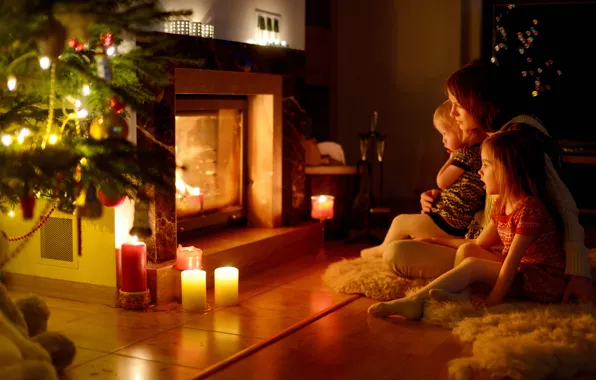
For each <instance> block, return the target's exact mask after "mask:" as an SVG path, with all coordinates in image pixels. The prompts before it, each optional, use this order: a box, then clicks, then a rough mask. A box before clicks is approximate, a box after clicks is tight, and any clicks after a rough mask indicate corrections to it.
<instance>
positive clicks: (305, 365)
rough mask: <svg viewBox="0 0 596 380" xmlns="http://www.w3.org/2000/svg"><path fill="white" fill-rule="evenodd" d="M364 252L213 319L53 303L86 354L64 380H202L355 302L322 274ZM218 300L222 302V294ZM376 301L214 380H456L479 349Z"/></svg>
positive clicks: (262, 289)
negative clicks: (452, 368) (380, 311)
mask: <svg viewBox="0 0 596 380" xmlns="http://www.w3.org/2000/svg"><path fill="white" fill-rule="evenodd" d="M361 248H362V247H359V246H353V245H343V244H330V245H329V247H328V249H327V250H326V252H325V254H319V255H317V256H310V257H306V258H303V259H299V260H297V261H294V262H292V263H289V264H287V265H284V266H282V267H278V268H273V269H271V270H268V271H266V272H263V273H260V274H259V275H255V276H252V277H250V278H241V281H240V304H239V306H235V307H227V308H215V309H213V310H211V311H209V312H207V313H205V314H190V313H186V312H184V311H181V310H180V308H179V307H177V305H166V306H164V307H160V308H159V310H155V311H151V312H132V311H124V310H122V309H117V308H110V307H107V306H102V305H94V304H85V303H80V302H74V301H67V300H62V299H57V298H47V299H46V301H47V302H48V304H49V306H50V309H51V311H52V315H51V318H50V324H49V328H50V329H54V330H58V331H61V332H63V333H64V334H66V335H67V336H69V337H70V338H72V339H73V340H74V342H75V344H76V345H77V348H78V353H77V356H76V358H75V361H74V363H73V364H72V366H71V367H70V368H69V369H68V370H67V372H66V373H65V374H64V376H63V378H64V379H65V380H79V379H95V380H104V379H125V380H128V379H130V380H141V379H142V380H153V379H168V380H178V379H192V378H194V377H196V376H199V375H200V374H201V372H202V371H203V370H204V369H205V368H207V367H210V366H212V365H214V364H216V363H218V362H220V361H222V360H224V359H226V358H227V357H229V356H231V355H234V354H236V353H238V352H240V351H242V350H244V349H246V348H247V347H250V346H252V345H254V344H257V343H259V342H263V341H264V340H265V339H267V338H270V337H272V336H273V335H275V334H277V333H279V332H281V331H282V330H284V329H286V328H288V327H290V326H292V325H294V324H295V323H297V322H299V321H301V320H303V319H305V318H307V317H309V316H312V315H314V314H317V313H319V312H320V311H322V310H324V309H326V308H328V307H330V306H332V305H333V304H335V303H337V302H340V301H341V300H345V299H346V298H347V297H348V296H346V295H341V294H335V293H333V292H331V291H330V290H328V289H327V288H326V287H325V286H324V285H323V283H322V280H321V274H322V273H323V271H324V270H325V268H326V267H327V265H328V264H329V263H331V262H333V261H336V260H339V259H341V257H350V256H355V255H356V254H357V253H358V252H359V250H360V249H361ZM13 295H14V296H15V297H16V296H19V294H17V293H13ZM209 297H210V298H209V299H210V300H211V301H212V293H210V294H209ZM372 302H374V301H372V300H369V299H366V298H358V299H356V300H355V301H353V302H351V303H349V304H347V305H346V306H344V307H343V308H340V309H338V310H336V311H334V312H332V313H330V314H328V315H326V316H324V317H322V318H320V319H318V320H316V321H315V322H314V323H312V324H310V325H307V326H306V327H304V328H302V329H300V330H298V331H296V332H294V333H293V334H291V335H289V336H287V337H285V338H284V339H281V340H279V341H277V342H276V343H273V344H271V345H269V346H267V347H264V348H263V349H261V350H259V351H257V352H255V353H253V354H252V355H250V356H248V357H246V358H244V359H242V360H240V361H238V362H236V363H234V364H232V365H230V366H228V367H226V368H223V369H221V370H220V371H218V372H216V373H214V374H213V375H211V376H209V377H208V378H209V379H218V380H219V379H259V380H273V379H296V380H297V379H312V380H315V379H348V380H349V379H359V380H360V379H446V378H448V374H447V367H446V364H447V362H448V361H449V360H451V359H453V358H455V357H458V356H462V355H465V354H466V353H467V352H469V351H470V349H471V348H470V346H469V345H467V344H462V343H460V342H459V341H458V340H457V338H455V337H453V336H452V334H451V331H450V330H447V329H441V328H437V327H433V326H428V325H423V324H420V323H415V322H405V321H401V320H398V319H378V318H372V317H370V316H368V315H367V313H366V309H367V308H368V306H369V305H370V304H371V303H372ZM477 378H486V376H482V375H480V377H477ZM583 378H584V379H588V378H591V379H596V377H583Z"/></svg>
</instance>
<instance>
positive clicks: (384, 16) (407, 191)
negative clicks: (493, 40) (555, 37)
mask: <svg viewBox="0 0 596 380" xmlns="http://www.w3.org/2000/svg"><path fill="white" fill-rule="evenodd" d="M462 1H465V0H461V1H460V0H449V1H444V0H419V1H411V0H377V1H369V2H366V3H362V2H361V1H359V0H339V1H336V2H335V7H334V8H335V9H334V13H335V14H334V25H335V26H334V28H335V29H336V30H335V33H334V36H335V37H334V38H335V40H336V47H337V52H336V55H337V62H338V64H337V74H336V75H337V78H336V81H337V90H336V93H337V95H335V99H334V102H335V105H334V106H335V107H336V108H337V111H336V112H337V115H336V117H337V118H336V120H337V125H336V126H334V128H333V130H332V134H333V135H334V137H335V138H336V140H337V141H338V142H339V143H340V144H341V145H342V146H343V147H344V150H345V153H346V156H347V160H348V162H350V163H355V162H356V161H357V160H358V158H359V155H360V153H359V137H358V133H359V132H366V131H367V130H368V128H369V125H370V117H371V114H372V112H373V111H375V110H376V111H378V113H379V121H378V130H379V132H380V133H382V134H387V135H388V136H389V137H388V139H387V142H386V148H385V186H384V194H385V197H386V198H388V197H391V198H392V199H390V200H388V202H389V204H390V205H392V206H395V205H396V204H401V203H402V202H407V203H408V204H411V205H413V206H416V202H417V201H418V199H419V195H420V192H421V191H423V190H425V189H429V188H433V187H436V183H435V178H436V173H437V171H438V169H439V168H440V166H441V165H442V164H443V162H444V160H445V159H446V158H447V156H446V154H445V153H444V148H443V146H442V144H441V138H440V135H439V134H438V133H437V132H436V131H435V130H434V128H433V124H432V114H433V111H434V109H435V108H436V107H437V106H438V105H439V104H441V102H443V101H444V100H445V99H446V94H445V90H444V82H445V80H446V79H447V77H448V76H449V75H450V74H451V73H452V72H453V71H454V70H456V69H457V68H458V67H459V66H460V64H461V61H462V55H463V54H462V52H463V51H464V50H465V51H467V52H469V53H467V54H468V55H473V54H476V52H478V54H479V48H476V47H473V46H472V47H469V46H468V45H469V44H476V43H478V41H476V40H475V39H474V38H469V36H467V35H464V34H469V33H478V36H479V34H480V26H479V23H477V22H475V21H474V22H472V21H470V22H469V23H468V24H467V25H471V26H469V27H467V28H466V31H465V32H463V28H462V15H463V14H464V12H463V10H464V9H463V8H462ZM466 3H467V2H466ZM340 4H341V5H340ZM363 4H366V5H363ZM466 10H467V11H468V13H467V16H466V18H467V19H470V18H471V19H472V20H479V19H480V13H479V12H480V11H479V8H478V7H468V6H467V5H466ZM475 28H477V30H476V29H475ZM462 33H464V34H462ZM469 41H472V42H469ZM462 46H465V49H464V48H463V47H462ZM377 178H378V177H377Z"/></svg>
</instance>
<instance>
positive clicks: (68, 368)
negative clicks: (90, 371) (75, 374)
mask: <svg viewBox="0 0 596 380" xmlns="http://www.w3.org/2000/svg"><path fill="white" fill-rule="evenodd" d="M80 348H85V347H80ZM85 349H87V350H90V349H89V348H85ZM92 351H95V350H92ZM97 352H101V353H102V354H103V355H100V356H98V357H96V358H93V359H89V360H86V361H84V362H82V363H79V364H77V365H74V366H68V367H66V370H67V371H69V370H72V369H75V368H79V367H81V366H83V365H85V364H88V363H91V362H93V361H96V360H98V359H101V358H105V357H106V356H108V355H112V354H111V353H109V352H103V351H97Z"/></svg>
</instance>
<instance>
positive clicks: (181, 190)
mask: <svg viewBox="0 0 596 380" xmlns="http://www.w3.org/2000/svg"><path fill="white" fill-rule="evenodd" d="M187 195H191V196H199V195H201V188H200V187H193V186H190V185H188V184H187V183H186V182H184V180H183V179H182V169H176V196H177V197H178V198H185V197H186V196H187Z"/></svg>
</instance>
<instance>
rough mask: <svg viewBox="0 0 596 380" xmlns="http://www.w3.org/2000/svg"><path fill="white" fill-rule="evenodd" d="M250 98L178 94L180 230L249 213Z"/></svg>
mask: <svg viewBox="0 0 596 380" xmlns="http://www.w3.org/2000/svg"><path fill="white" fill-rule="evenodd" d="M247 120H248V100H247V98H246V97H245V96H202V95H182V94H179V95H177V96H176V117H175V128H176V137H175V151H176V164H177V170H176V214H177V228H178V231H179V232H184V231H190V230H197V229H201V228H205V227H210V226H216V225H225V224H227V223H228V221H234V222H236V223H237V222H238V221H239V220H241V219H245V217H246V194H247V191H246V188H245V186H246V184H247V180H246V178H247V167H246V161H247V159H246V153H247V144H246V135H247V129H248V128H247V126H248V122H247Z"/></svg>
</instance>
